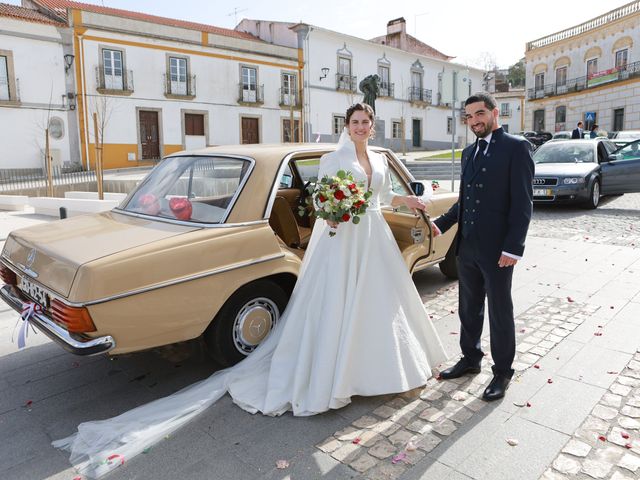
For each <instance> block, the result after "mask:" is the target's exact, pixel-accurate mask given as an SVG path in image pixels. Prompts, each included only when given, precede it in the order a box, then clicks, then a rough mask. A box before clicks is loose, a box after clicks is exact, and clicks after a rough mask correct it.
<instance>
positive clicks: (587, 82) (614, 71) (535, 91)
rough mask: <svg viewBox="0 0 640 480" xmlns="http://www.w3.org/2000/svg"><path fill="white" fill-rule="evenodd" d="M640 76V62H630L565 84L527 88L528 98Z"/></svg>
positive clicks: (554, 94) (573, 90)
mask: <svg viewBox="0 0 640 480" xmlns="http://www.w3.org/2000/svg"><path fill="white" fill-rule="evenodd" d="M635 77H640V62H634V63H629V64H627V65H626V66H624V67H619V68H611V69H609V70H603V71H601V72H597V73H595V74H593V75H590V76H584V77H578V78H572V79H570V80H567V81H566V83H564V84H556V83H548V84H546V85H538V86H537V87H534V88H529V89H528V90H527V99H528V100H535V99H538V98H545V97H554V96H556V95H564V94H565V93H571V92H579V91H581V90H586V89H588V88H593V87H597V86H600V85H608V84H613V83H616V82H620V81H622V80H626V79H628V78H635Z"/></svg>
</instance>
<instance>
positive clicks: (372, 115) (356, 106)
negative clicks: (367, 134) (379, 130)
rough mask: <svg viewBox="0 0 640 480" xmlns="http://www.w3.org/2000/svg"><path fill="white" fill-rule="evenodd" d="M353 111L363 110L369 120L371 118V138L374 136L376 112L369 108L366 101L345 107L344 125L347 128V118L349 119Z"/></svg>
mask: <svg viewBox="0 0 640 480" xmlns="http://www.w3.org/2000/svg"><path fill="white" fill-rule="evenodd" d="M355 112H364V113H366V114H367V116H368V117H369V120H371V138H375V136H376V129H375V123H376V122H375V118H376V112H374V111H373V108H371V106H370V105H368V104H366V103H354V104H353V105H351V106H350V107H349V108H347V115H346V119H345V126H346V127H347V128H349V120H351V116H352V115H353V114H354V113H355Z"/></svg>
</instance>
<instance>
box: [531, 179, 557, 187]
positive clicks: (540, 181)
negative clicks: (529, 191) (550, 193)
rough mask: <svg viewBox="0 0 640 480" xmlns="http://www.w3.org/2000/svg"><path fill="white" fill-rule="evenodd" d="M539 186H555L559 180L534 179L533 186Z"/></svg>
mask: <svg viewBox="0 0 640 480" xmlns="http://www.w3.org/2000/svg"><path fill="white" fill-rule="evenodd" d="M538 185H541V186H542V185H548V186H555V185H558V179H557V178H542V177H536V178H534V179H533V186H534V187H536V186H538Z"/></svg>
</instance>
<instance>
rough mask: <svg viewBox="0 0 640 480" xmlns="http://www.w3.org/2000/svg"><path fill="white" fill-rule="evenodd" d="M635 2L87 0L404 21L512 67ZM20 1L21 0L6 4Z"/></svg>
mask: <svg viewBox="0 0 640 480" xmlns="http://www.w3.org/2000/svg"><path fill="white" fill-rule="evenodd" d="M629 1H630V0H535V1H533V2H521V1H518V0H485V1H484V2H480V1H477V0H440V1H434V0H386V1H380V0H368V1H362V0H360V1H354V0H319V1H318V0H316V1H313V2H308V1H307V2H304V1H297V2H294V1H292V0H225V1H220V0H209V1H205V0H178V1H176V0H84V3H93V4H96V5H104V6H105V7H113V8H121V9H125V10H134V11H139V12H144V13H149V14H153V15H159V16H162V17H170V18H178V19H181V20H190V21H193V22H199V23H206V24H209V25H215V26H218V27H224V28H234V26H235V25H236V21H237V22H239V21H240V20H241V19H242V18H252V19H261V20H279V21H291V22H300V21H302V22H305V23H310V24H312V25H316V26H319V27H323V28H326V29H329V30H335V31H337V32H341V33H346V34H349V35H352V36H355V37H360V38H373V37H377V36H380V35H384V34H385V33H386V25H387V22H388V21H389V20H392V19H395V18H398V17H404V18H405V20H406V21H407V33H409V34H410V35H413V36H415V37H417V38H418V39H420V40H421V41H423V42H425V43H427V44H429V45H431V46H432V47H434V48H436V49H438V50H440V51H441V52H442V53H445V54H447V55H450V56H454V57H456V58H455V60H454V61H455V62H457V63H462V64H467V65H471V66H476V67H480V68H485V67H486V66H487V65H486V63H487V60H489V61H490V62H491V61H492V62H493V63H495V65H497V66H498V67H499V68H506V67H508V66H509V65H512V64H514V63H516V62H517V61H518V60H519V59H520V58H522V57H524V50H525V44H526V42H529V41H532V40H536V39H537V38H540V37H544V36H546V35H549V34H551V33H555V32H557V31H559V30H563V29H565V28H569V27H572V26H574V25H577V24H579V23H582V22H584V21H586V20H589V19H591V18H594V17H597V16H599V15H601V14H603V13H606V12H608V11H610V10H613V9H615V8H617V7H620V6H622V5H624V4H626V3H628V2H629ZM0 2H3V3H11V4H15V5H19V4H20V0H0Z"/></svg>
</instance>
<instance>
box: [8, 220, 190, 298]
mask: <svg viewBox="0 0 640 480" xmlns="http://www.w3.org/2000/svg"><path fill="white" fill-rule="evenodd" d="M198 228H199V227H188V226H184V225H175V224H171V223H164V222H158V221H152V220H148V219H144V218H138V217H132V216H129V215H124V214H121V213H117V212H113V211H112V212H103V213H99V214H93V215H80V216H77V217H73V218H69V219H66V220H61V221H56V222H50V223H44V224H41V225H36V226H33V227H28V228H23V229H20V230H16V231H14V232H12V233H11V234H10V236H9V238H7V241H6V243H5V246H4V250H3V252H2V257H3V258H5V259H6V260H8V261H9V262H10V263H11V264H13V265H14V266H16V267H18V269H20V271H21V272H26V274H27V275H28V276H29V277H31V278H32V279H35V280H36V281H37V282H38V283H40V284H42V285H43V286H45V287H47V288H49V289H51V290H53V291H54V292H56V293H58V294H60V295H61V296H63V297H68V295H69V292H70V290H71V285H72V283H73V280H74V278H75V275H76V272H77V271H78V268H79V267H80V266H81V265H83V264H85V263H87V262H90V261H92V260H96V259H98V258H102V257H106V256H109V255H112V254H115V253H118V252H121V251H124V250H127V249H129V248H133V247H137V246H140V245H144V244H146V243H150V242H154V241H157V240H162V239H165V238H169V237H173V236H175V235H179V234H182V233H186V232H190V231H193V230H197V229H198ZM35 245H37V246H38V247H37V248H35V247H34V246H35Z"/></svg>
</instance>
